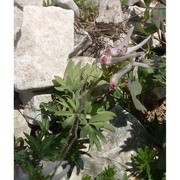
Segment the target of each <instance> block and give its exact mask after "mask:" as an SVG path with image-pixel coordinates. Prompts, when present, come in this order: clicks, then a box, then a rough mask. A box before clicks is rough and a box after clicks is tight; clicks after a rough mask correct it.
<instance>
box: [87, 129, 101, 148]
mask: <svg viewBox="0 0 180 180" xmlns="http://www.w3.org/2000/svg"><path fill="white" fill-rule="evenodd" d="M89 140H90V146H91V147H92V146H93V145H94V144H95V145H96V147H97V150H98V151H100V150H101V145H100V141H99V139H98V138H97V136H96V133H95V130H94V129H93V128H92V127H89Z"/></svg>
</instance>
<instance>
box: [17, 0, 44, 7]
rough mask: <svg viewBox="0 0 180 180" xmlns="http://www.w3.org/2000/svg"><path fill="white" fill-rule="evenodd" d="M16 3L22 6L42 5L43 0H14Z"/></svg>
mask: <svg viewBox="0 0 180 180" xmlns="http://www.w3.org/2000/svg"><path fill="white" fill-rule="evenodd" d="M14 4H15V5H17V4H18V5H19V6H21V7H24V6H29V5H34V6H42V5H43V0H14Z"/></svg>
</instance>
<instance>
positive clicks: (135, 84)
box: [128, 80, 142, 96]
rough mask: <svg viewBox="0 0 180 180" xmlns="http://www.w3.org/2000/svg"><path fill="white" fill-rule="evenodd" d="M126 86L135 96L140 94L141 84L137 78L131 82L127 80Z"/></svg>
mask: <svg viewBox="0 0 180 180" xmlns="http://www.w3.org/2000/svg"><path fill="white" fill-rule="evenodd" d="M128 86H130V89H131V91H132V92H133V94H134V95H135V96H137V95H139V94H141V91H142V86H141V84H140V83H139V81H138V80H136V81H133V82H132V83H131V82H130V81H128Z"/></svg>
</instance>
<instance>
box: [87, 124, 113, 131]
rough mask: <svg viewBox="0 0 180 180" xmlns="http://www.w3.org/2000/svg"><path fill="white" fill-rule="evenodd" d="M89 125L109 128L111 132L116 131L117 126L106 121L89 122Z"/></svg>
mask: <svg viewBox="0 0 180 180" xmlns="http://www.w3.org/2000/svg"><path fill="white" fill-rule="evenodd" d="M89 125H94V126H96V128H104V129H107V130H109V131H111V132H115V128H114V126H113V125H111V124H110V123H105V122H95V123H89Z"/></svg>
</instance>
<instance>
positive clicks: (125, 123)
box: [71, 106, 150, 180]
mask: <svg viewBox="0 0 180 180" xmlns="http://www.w3.org/2000/svg"><path fill="white" fill-rule="evenodd" d="M113 112H115V113H116V114H117V118H115V119H114V120H113V121H111V123H112V124H113V125H114V126H115V128H116V132H115V133H113V132H110V131H104V132H103V134H104V136H105V137H106V139H107V143H106V144H105V143H101V145H102V150H101V151H100V152H98V151H97V150H96V148H93V149H91V150H90V151H89V152H88V153H89V154H90V155H91V156H92V158H90V157H88V156H86V155H83V156H82V159H83V161H84V170H83V171H82V172H81V175H80V176H77V175H76V171H75V170H74V172H73V173H72V177H71V179H72V180H73V179H76V180H80V179H81V176H82V175H90V176H92V177H96V176H97V175H98V174H99V173H100V172H102V171H103V170H104V168H105V167H107V166H108V165H109V166H111V167H115V170H116V171H117V173H116V179H122V177H123V174H124V172H125V170H126V169H127V168H129V167H130V163H131V162H132V160H131V155H135V154H136V150H137V148H140V147H143V146H145V145H149V144H150V142H149V140H148V136H147V133H146V131H145V129H144V127H143V126H142V125H141V123H140V122H139V121H138V120H137V119H136V118H135V117H134V116H132V115H131V114H129V113H128V112H126V111H125V110H123V109H122V108H121V107H120V106H116V107H115V108H114V109H113ZM128 174H129V173H128Z"/></svg>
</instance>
